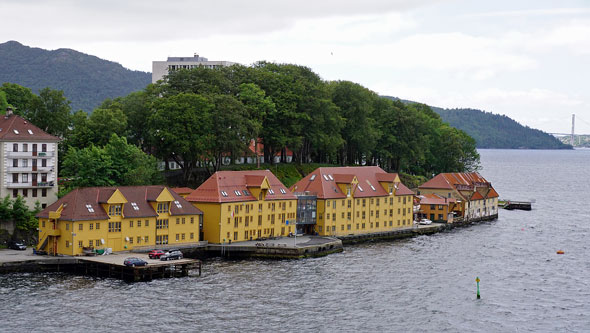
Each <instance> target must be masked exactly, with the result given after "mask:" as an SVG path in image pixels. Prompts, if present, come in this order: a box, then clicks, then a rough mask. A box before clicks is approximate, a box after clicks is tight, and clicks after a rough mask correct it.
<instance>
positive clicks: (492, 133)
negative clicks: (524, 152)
mask: <svg viewBox="0 0 590 333" xmlns="http://www.w3.org/2000/svg"><path fill="white" fill-rule="evenodd" d="M386 97H388V98H391V99H394V100H400V99H399V98H396V97H389V96H386ZM401 101H402V102H404V103H406V104H407V103H414V102H412V101H407V100H401ZM430 108H431V109H432V110H433V111H435V112H436V113H438V114H439V115H440V117H441V118H442V120H443V121H444V122H446V123H448V124H449V125H451V126H453V127H455V128H458V129H460V130H463V131H464V132H466V133H467V134H469V136H471V137H472V138H474V139H475V141H476V145H477V148H498V149H571V148H572V147H571V146H570V145H566V144H563V143H562V142H561V141H559V139H557V138H556V137H554V136H553V135H551V134H548V133H545V132H543V131H540V130H538V129H534V128H530V127H528V126H523V125H521V124H519V123H518V122H516V121H515V120H513V119H512V118H509V117H507V116H504V115H498V114H493V113H491V112H485V111H481V110H476V109H443V108H439V107H435V106H431V107H430Z"/></svg>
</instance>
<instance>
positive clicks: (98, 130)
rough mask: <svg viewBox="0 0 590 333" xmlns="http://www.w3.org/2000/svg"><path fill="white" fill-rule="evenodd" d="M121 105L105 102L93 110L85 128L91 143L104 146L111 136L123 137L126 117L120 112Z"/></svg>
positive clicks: (110, 101) (114, 102)
mask: <svg viewBox="0 0 590 333" xmlns="http://www.w3.org/2000/svg"><path fill="white" fill-rule="evenodd" d="M121 108H122V106H121V103H119V102H117V101H112V100H105V101H104V102H103V103H102V105H101V106H100V107H99V108H97V109H95V110H94V111H93V112H92V114H91V115H90V117H88V122H87V123H86V126H87V127H88V131H89V133H90V134H91V135H92V142H93V143H94V144H95V145H98V146H104V145H105V144H107V142H108V141H109V140H110V138H111V136H112V135H113V134H117V135H118V136H124V135H125V131H126V129H127V117H126V116H125V114H124V113H123V111H122V109H121Z"/></svg>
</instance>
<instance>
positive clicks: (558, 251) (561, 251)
mask: <svg viewBox="0 0 590 333" xmlns="http://www.w3.org/2000/svg"><path fill="white" fill-rule="evenodd" d="M557 254H565V252H563V250H557Z"/></svg>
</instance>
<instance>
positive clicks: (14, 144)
mask: <svg viewBox="0 0 590 333" xmlns="http://www.w3.org/2000/svg"><path fill="white" fill-rule="evenodd" d="M23 148H24V145H23ZM12 151H18V143H13V144H12ZM25 151H26V150H25Z"/></svg>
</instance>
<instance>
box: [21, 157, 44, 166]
mask: <svg viewBox="0 0 590 333" xmlns="http://www.w3.org/2000/svg"><path fill="white" fill-rule="evenodd" d="M24 161H26V160H23V162H24ZM41 166H42V167H44V168H46V167H47V160H46V159H42V160H41Z"/></svg>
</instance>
